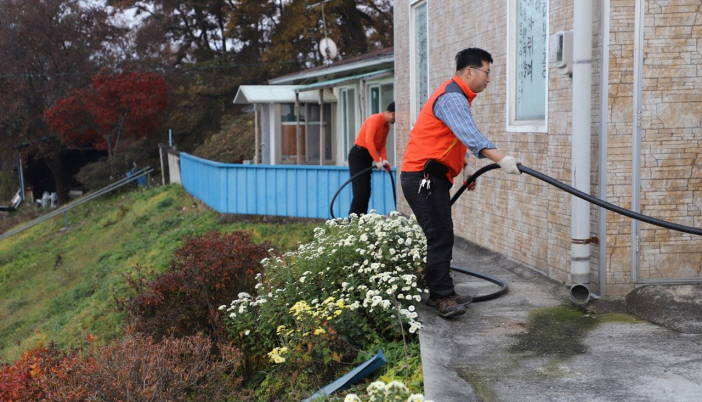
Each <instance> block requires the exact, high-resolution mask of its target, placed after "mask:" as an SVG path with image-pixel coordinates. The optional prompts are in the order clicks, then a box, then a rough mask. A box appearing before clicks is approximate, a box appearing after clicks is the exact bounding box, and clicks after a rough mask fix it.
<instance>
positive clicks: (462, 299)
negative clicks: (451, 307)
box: [427, 295, 473, 307]
mask: <svg viewBox="0 0 702 402" xmlns="http://www.w3.org/2000/svg"><path fill="white" fill-rule="evenodd" d="M472 302H473V298H472V297H470V296H468V295H464V296H461V295H456V303H458V304H462V305H464V306H468V305H469V304H471V303H472ZM427 306H429V307H436V301H434V300H432V299H427Z"/></svg>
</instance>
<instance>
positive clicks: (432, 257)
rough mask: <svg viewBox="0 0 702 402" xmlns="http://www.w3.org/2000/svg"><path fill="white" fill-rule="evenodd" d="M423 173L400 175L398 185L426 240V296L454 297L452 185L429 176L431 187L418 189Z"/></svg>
mask: <svg viewBox="0 0 702 402" xmlns="http://www.w3.org/2000/svg"><path fill="white" fill-rule="evenodd" d="M423 178H424V172H402V174H401V175H400V182H401V185H402V192H403V193H404V195H405V199H406V200H407V203H408V204H409V206H410V208H412V212H413V213H414V215H415V216H416V217H417V222H418V223H419V226H421V227H422V230H423V231H424V235H425V236H426V238H427V265H426V268H425V271H424V273H425V276H426V280H427V284H428V285H429V297H430V298H431V299H434V300H436V299H441V298H443V297H448V296H452V295H454V294H455V292H454V288H453V279H452V278H451V274H450V269H451V259H452V257H453V220H452V219H451V197H450V194H449V190H450V189H451V186H452V184H451V183H450V182H449V181H448V180H447V179H446V177H439V176H434V175H432V176H430V178H431V188H429V189H426V188H422V190H421V191H419V192H417V191H418V190H419V184H420V183H421V181H422V179H423Z"/></svg>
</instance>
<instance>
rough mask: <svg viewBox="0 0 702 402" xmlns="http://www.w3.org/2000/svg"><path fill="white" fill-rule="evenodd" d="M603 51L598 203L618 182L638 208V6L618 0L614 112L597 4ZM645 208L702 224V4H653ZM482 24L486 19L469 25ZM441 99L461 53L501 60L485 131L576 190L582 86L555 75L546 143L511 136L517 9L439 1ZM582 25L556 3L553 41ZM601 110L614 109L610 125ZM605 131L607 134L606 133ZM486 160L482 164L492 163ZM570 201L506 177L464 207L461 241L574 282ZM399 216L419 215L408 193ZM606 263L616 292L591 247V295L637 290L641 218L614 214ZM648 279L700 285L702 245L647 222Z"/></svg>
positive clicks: (646, 83) (401, 58)
mask: <svg viewBox="0 0 702 402" xmlns="http://www.w3.org/2000/svg"><path fill="white" fill-rule="evenodd" d="M593 3H594V9H593V22H594V24H593V50H592V98H591V104H590V107H591V110H592V127H591V128H592V142H591V145H592V147H591V166H592V172H591V189H590V193H591V194H593V195H597V194H598V193H599V188H598V184H599V180H600V173H601V172H604V173H606V182H607V186H606V201H608V202H610V203H613V204H616V205H619V206H622V207H624V208H627V209H630V208H631V207H632V191H633V189H634V184H635V183H634V181H635V180H636V178H637V176H636V175H634V174H633V173H632V166H633V164H632V159H633V155H632V152H633V150H634V148H633V141H634V136H633V134H632V133H633V131H634V128H635V127H634V124H633V122H634V111H633V94H634V88H635V86H634V36H635V35H634V34H635V4H636V1H631V0H610V19H609V24H610V33H609V35H610V37H609V53H608V58H609V74H608V76H607V78H608V93H607V97H606V98H605V99H606V101H607V105H606V107H604V108H602V107H601V105H600V98H601V97H600V82H601V78H602V77H601V71H600V70H601V66H602V62H601V57H602V56H601V52H602V46H601V44H602V40H603V38H602V35H601V21H600V20H601V15H602V5H603V4H605V3H604V0H595V1H594V2H593ZM644 4H645V5H646V8H645V13H646V17H645V19H644V21H645V31H644V69H643V81H642V84H643V93H642V99H643V105H644V106H643V112H642V139H641V141H642V147H641V148H642V163H641V166H642V169H641V172H640V174H641V181H640V183H641V193H640V195H641V206H642V209H641V212H642V213H644V214H647V215H651V216H654V217H657V218H660V219H664V220H669V221H673V222H676V223H681V224H684V225H689V226H696V227H701V226H702V202H700V201H699V199H700V197H699V196H700V194H701V192H702V180H701V179H700V177H702V175H700V173H702V171H700V170H701V169H700V168H699V167H698V166H700V163H699V161H700V160H702V159H700V154H701V153H702V143H700V140H699V139H700V138H702V135H700V134H702V132H701V130H702V129H701V128H700V126H701V124H700V119H702V103H701V101H702V97H700V96H699V94H700V90H702V28H701V26H702V5H700V3H699V0H679V1H672V0H670V1H657V2H655V3H654V2H649V1H644ZM409 15H410V1H409V0H398V1H396V3H395V78H396V86H395V91H396V102H397V123H396V131H397V151H398V163H399V161H401V159H402V157H403V155H404V151H405V147H406V144H407V141H408V139H409V132H410V130H411V127H412V123H413V122H411V121H410V114H409V108H410V103H409V100H410V90H411V88H409V85H410V67H409V62H410V53H409V52H410V49H409V40H410V27H409V21H408V20H409ZM471 15H475V16H479V18H470V16H471ZM428 25H429V28H428V29H429V66H430V85H429V86H430V92H431V91H433V89H435V88H436V87H437V86H438V85H439V84H441V82H443V81H444V80H446V79H447V78H450V77H451V75H453V72H454V71H453V70H454V68H455V64H454V60H453V58H454V55H455V54H456V52H458V51H459V50H461V49H464V48H466V47H481V48H484V49H486V50H488V51H489V52H491V53H492V55H493V59H494V63H493V65H492V74H491V77H492V81H491V83H490V86H489V87H488V88H487V89H486V90H485V91H484V92H482V93H480V94H479V95H478V97H477V98H476V99H475V101H474V102H473V106H472V112H473V115H474V118H475V120H476V122H477V124H478V127H480V129H481V131H482V132H483V133H484V134H485V135H486V136H487V137H488V138H489V139H490V140H491V141H492V142H493V143H495V144H496V146H497V147H498V149H500V150H502V151H503V152H505V153H506V154H509V155H513V156H515V157H517V158H518V159H520V160H521V161H522V162H523V163H524V165H525V166H528V167H531V168H533V169H535V170H538V171H540V172H543V173H545V174H546V175H549V176H551V177H553V178H555V179H557V180H559V181H562V182H564V183H566V184H570V182H571V155H572V150H571V132H572V127H571V117H572V115H571V111H572V109H573V105H572V79H571V78H569V77H567V76H563V75H559V74H558V73H557V69H555V68H553V67H551V66H549V72H548V74H549V75H548V82H549V94H548V97H549V102H548V132H547V133H512V132H510V133H508V132H506V130H505V119H506V118H505V105H506V70H507V69H506V50H507V49H506V46H507V44H506V40H507V1H500V2H482V1H474V0H440V1H439V0H429V24H428ZM572 28H573V2H572V1H571V0H551V1H549V33H550V34H553V33H555V32H557V31H562V30H569V29H572ZM601 109H604V113H603V116H604V119H606V121H605V122H602V121H601V120H602V118H601V117H600V116H601V114H602V113H601ZM603 124H604V126H603ZM600 127H605V128H606V130H607V131H606V133H607V143H606V144H603V145H602V147H603V148H602V151H603V152H604V151H606V152H607V163H606V166H599V163H598V162H599V159H598V158H599V155H600V151H601V148H600V135H601V134H603V133H602V132H601V131H602V130H601V129H600ZM484 163H486V162H485V161H482V162H481V163H480V165H482V164H484ZM570 201H571V196H570V195H568V194H567V193H565V192H562V191H561V190H558V189H556V188H553V187H551V186H549V185H547V184H545V183H542V182H540V181H538V180H536V179H535V178H532V177H530V176H527V175H522V176H511V175H505V174H503V173H501V172H500V171H499V170H495V171H492V172H489V173H487V174H486V175H485V176H483V177H481V178H480V179H479V183H478V189H477V190H476V191H475V192H472V193H464V195H463V196H462V197H461V199H460V200H459V202H458V203H457V204H456V205H455V206H454V207H453V214H454V225H455V233H456V235H457V236H460V237H463V238H466V239H468V240H470V241H473V242H475V243H477V244H480V245H482V246H485V247H487V248H489V249H491V250H494V251H497V252H499V253H501V254H503V255H506V256H508V257H510V258H514V259H516V260H518V261H521V262H523V263H525V264H527V265H529V266H531V267H533V268H534V269H536V270H539V271H541V272H544V273H545V274H547V275H549V276H550V277H552V278H554V279H558V280H561V281H564V282H568V281H569V272H570V244H571V238H570V237H571V236H570V214H571V202H570ZM398 204H399V208H400V210H401V211H402V212H404V213H411V210H410V209H409V207H408V206H407V204H406V202H405V201H404V199H403V198H402V197H399V199H398ZM590 211H591V227H590V230H591V233H592V235H596V234H597V232H598V224H599V222H598V219H599V218H598V217H599V208H598V207H594V206H593V207H591V209H590ZM605 216H606V218H605V219H606V221H605V222H606V226H605V228H606V236H605V238H604V239H601V240H602V241H605V242H606V243H605V247H604V249H605V252H606V256H605V258H604V261H605V265H606V266H605V267H603V268H606V272H607V276H606V283H607V289H606V290H605V289H599V288H598V283H599V278H598V273H599V271H600V267H599V264H598V262H599V255H598V253H599V250H600V248H599V247H598V246H596V245H593V246H592V247H591V264H590V265H591V272H592V275H591V280H592V283H591V288H592V289H593V291H595V292H597V293H606V294H609V295H622V294H626V293H627V292H628V291H629V290H631V289H632V288H633V287H634V282H633V280H634V279H635V275H632V272H634V273H635V271H632V261H634V262H636V261H635V259H634V258H633V256H632V220H631V219H629V218H626V217H623V216H620V215H617V214H614V213H612V212H609V211H607V213H606V215H605ZM641 228H642V231H641V235H642V236H641V240H642V243H641V263H640V275H639V278H640V280H643V281H646V280H648V279H651V280H654V279H666V278H667V279H671V280H676V279H681V278H687V279H689V278H698V277H700V276H702V273H701V272H700V270H701V269H702V268H701V267H702V242H701V241H700V240H699V238H695V236H692V235H686V234H678V233H675V232H671V231H669V230H667V229H662V228H658V227H654V226H651V225H648V224H642V226H641Z"/></svg>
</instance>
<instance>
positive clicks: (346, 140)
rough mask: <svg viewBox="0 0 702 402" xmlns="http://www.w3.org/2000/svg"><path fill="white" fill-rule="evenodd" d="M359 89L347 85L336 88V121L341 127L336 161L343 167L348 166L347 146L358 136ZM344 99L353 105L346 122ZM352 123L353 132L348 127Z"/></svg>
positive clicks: (348, 149) (356, 86) (355, 86)
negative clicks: (340, 142) (351, 94)
mask: <svg viewBox="0 0 702 402" xmlns="http://www.w3.org/2000/svg"><path fill="white" fill-rule="evenodd" d="M349 91H353V96H349ZM359 96H360V94H359V89H358V85H348V86H343V87H340V88H338V95H337V99H338V102H337V106H338V107H337V114H338V121H339V123H340V124H341V125H342V127H341V130H340V131H341V141H342V144H341V147H340V149H339V152H340V153H341V154H340V155H339V158H338V160H339V161H341V162H343V163H344V165H348V158H349V151H351V149H350V148H349V144H353V142H354V141H356V136H357V135H358V130H360V129H361V127H360V126H359V116H360V110H359V109H360V104H359ZM342 98H343V99H346V102H349V103H353V104H354V106H353V112H354V113H353V116H346V117H347V120H346V121H345V120H344V114H345V113H346V112H347V110H348V107H347V108H346V109H347V110H344V107H343V99H342ZM351 121H353V130H351V127H349V125H350V124H349V123H351Z"/></svg>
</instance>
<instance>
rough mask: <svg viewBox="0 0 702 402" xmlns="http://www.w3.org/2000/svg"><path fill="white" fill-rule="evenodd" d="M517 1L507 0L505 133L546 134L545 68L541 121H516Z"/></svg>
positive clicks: (547, 80)
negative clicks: (543, 108)
mask: <svg viewBox="0 0 702 402" xmlns="http://www.w3.org/2000/svg"><path fill="white" fill-rule="evenodd" d="M518 1H519V0H507V52H506V53H507V96H506V97H505V98H506V105H505V111H506V127H505V129H506V131H507V132H522V133H524V132H535V133H546V132H548V86H549V78H548V75H549V73H550V72H549V69H548V66H547V67H546V90H545V96H544V105H545V111H544V119H543V120H516V113H517V92H516V91H517V66H516V63H517V11H518V8H517V7H518ZM549 3H550V1H549V0H546V32H547V33H548V32H549V31H550V24H549V21H548V16H549V12H550V4H549ZM548 46H549V40H548V37H547V38H546V54H547V55H548V52H549V49H548Z"/></svg>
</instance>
